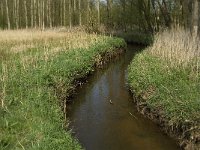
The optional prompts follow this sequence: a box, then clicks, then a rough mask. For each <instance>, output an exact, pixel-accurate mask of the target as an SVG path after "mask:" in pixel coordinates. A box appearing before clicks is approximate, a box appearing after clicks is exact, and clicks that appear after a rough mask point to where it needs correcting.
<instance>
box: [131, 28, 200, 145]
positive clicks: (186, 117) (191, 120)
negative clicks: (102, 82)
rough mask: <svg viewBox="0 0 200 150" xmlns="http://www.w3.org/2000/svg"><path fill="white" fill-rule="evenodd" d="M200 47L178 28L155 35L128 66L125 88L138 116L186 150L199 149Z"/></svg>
mask: <svg viewBox="0 0 200 150" xmlns="http://www.w3.org/2000/svg"><path fill="white" fill-rule="evenodd" d="M199 62H200V45H199V39H198V38H196V37H194V36H191V34H190V32H187V31H185V30H182V29H176V30H175V29H172V30H170V31H164V32H162V33H158V34H157V35H155V41H154V43H153V44H152V46H150V47H148V48H147V49H146V50H145V51H143V52H142V53H140V54H138V55H137V56H136V57H135V58H134V60H133V62H132V63H131V65H130V66H129V75H128V76H129V77H128V81H129V85H130V87H131V90H132V91H133V93H134V94H135V95H136V96H137V97H140V98H139V99H138V100H137V104H138V106H139V109H140V111H141V112H142V113H144V114H147V115H149V117H150V118H152V119H156V120H157V121H158V122H159V123H161V124H162V125H164V127H165V129H166V131H167V132H168V133H170V132H171V133H172V134H175V135H176V136H178V139H179V140H180V141H181V143H180V145H181V146H183V147H185V148H187V149H195V148H196V149H198V147H199V146H200V143H199V142H200V141H199V138H200V136H199V135H200V133H199V132H200V117H199V114H200V109H199V108H200V101H199V97H200V95H199V89H200V84H199V81H200V74H199V73H200V68H199Z"/></svg>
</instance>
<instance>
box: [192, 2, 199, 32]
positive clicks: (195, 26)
mask: <svg viewBox="0 0 200 150" xmlns="http://www.w3.org/2000/svg"><path fill="white" fill-rule="evenodd" d="M198 27H199V0H194V8H193V35H194V36H197V35H198Z"/></svg>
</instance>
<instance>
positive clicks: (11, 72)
mask: <svg viewBox="0 0 200 150" xmlns="http://www.w3.org/2000/svg"><path fill="white" fill-rule="evenodd" d="M124 46H125V42H124V41H123V40H122V39H118V38H112V37H107V36H100V35H96V34H87V33H85V32H82V31H73V32H67V31H65V32H64V31H59V30H45V31H40V30H5V31H0V99H1V101H0V104H1V105H0V149H1V150H4V149H9V150H10V149H35V150H36V149H37V150H39V149H41V150H50V149H56V150H58V149H67V150H70V149H81V146H80V145H79V143H78V142H77V140H76V139H73V138H72V136H71V133H70V130H69V129H68V128H67V126H68V121H67V120H65V119H64V118H65V117H64V115H63V112H62V109H65V107H66V106H65V105H63V101H64V102H65V100H66V97H68V96H69V95H70V94H71V91H73V89H74V88H75V85H74V80H75V79H79V78H82V77H85V76H86V75H87V74H88V73H89V72H91V71H93V70H94V64H95V63H96V62H99V61H101V59H102V58H101V56H102V55H103V54H105V53H115V52H116V51H115V50H116V48H119V47H124ZM61 107H62V108H61Z"/></svg>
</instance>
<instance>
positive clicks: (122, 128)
mask: <svg viewBox="0 0 200 150" xmlns="http://www.w3.org/2000/svg"><path fill="white" fill-rule="evenodd" d="M141 48H142V47H139V46H129V47H128V49H127V52H126V53H125V54H124V55H122V56H121V57H120V58H119V59H118V60H117V61H116V60H115V61H113V62H111V63H109V64H108V65H107V66H105V67H104V68H103V69H97V70H96V71H95V72H94V73H93V74H92V75H91V76H90V77H89V78H88V80H87V83H86V84H84V85H83V86H80V87H79V88H78V90H77V94H76V95H75V96H74V98H73V102H72V103H71V104H70V105H69V106H68V113H67V114H68V116H67V117H68V118H69V120H70V128H71V129H72V132H73V135H74V136H75V137H76V138H77V139H78V140H79V142H80V143H81V145H82V146H83V147H84V148H85V149H86V150H178V149H179V147H178V146H177V145H176V142H175V141H174V140H173V139H171V138H170V137H168V136H167V135H166V134H164V133H163V132H162V131H161V130H160V128H159V127H158V126H157V125H156V124H155V123H153V122H152V121H150V120H149V119H147V118H145V117H144V116H142V115H141V114H139V113H138V112H137V109H136V106H135V104H134V102H133V98H132V95H131V93H130V92H129V90H128V86H127V83H126V79H127V67H128V65H129V64H130V62H131V60H132V58H133V57H134V55H135V53H136V51H137V50H139V49H141Z"/></svg>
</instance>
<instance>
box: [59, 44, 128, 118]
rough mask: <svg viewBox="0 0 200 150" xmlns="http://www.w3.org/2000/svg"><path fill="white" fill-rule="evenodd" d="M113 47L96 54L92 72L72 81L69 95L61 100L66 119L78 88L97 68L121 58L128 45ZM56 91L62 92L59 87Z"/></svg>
mask: <svg viewBox="0 0 200 150" xmlns="http://www.w3.org/2000/svg"><path fill="white" fill-rule="evenodd" d="M113 49H115V50H112V51H106V52H104V53H102V54H98V55H96V56H95V61H94V64H93V66H92V68H93V69H91V71H90V72H88V73H86V74H85V75H83V76H82V77H78V78H75V79H74V81H73V83H72V85H73V86H72V87H71V88H70V89H68V91H67V93H68V94H67V97H66V95H65V97H64V98H63V100H62V101H61V107H62V110H63V112H64V116H65V120H67V113H68V110H67V105H69V104H70V103H72V102H73V98H74V96H75V95H76V93H77V92H78V91H77V89H78V88H79V87H80V86H82V85H83V84H85V83H86V82H87V79H88V78H89V77H90V76H92V74H93V72H95V70H96V69H101V68H103V67H104V66H105V65H107V64H108V63H109V62H111V61H115V60H117V59H119V58H120V56H121V55H124V54H125V52H126V46H122V47H116V48H113ZM56 93H57V94H58V95H60V94H59V93H61V92H60V91H59V89H57V92H56Z"/></svg>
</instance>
